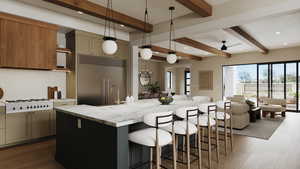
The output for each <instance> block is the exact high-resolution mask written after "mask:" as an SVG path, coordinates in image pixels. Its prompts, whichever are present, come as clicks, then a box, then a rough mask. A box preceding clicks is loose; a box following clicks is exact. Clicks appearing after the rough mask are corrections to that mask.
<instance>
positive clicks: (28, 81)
mask: <svg viewBox="0 0 300 169" xmlns="http://www.w3.org/2000/svg"><path fill="white" fill-rule="evenodd" d="M48 86H51V87H54V86H57V87H58V89H59V90H61V91H62V97H63V98H64V97H65V94H66V73H64V72H54V71H36V70H21V69H0V88H2V89H3V90H4V96H3V98H2V100H16V99H29V98H31V99H32V98H47V88H48Z"/></svg>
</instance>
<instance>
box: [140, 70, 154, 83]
mask: <svg viewBox="0 0 300 169" xmlns="http://www.w3.org/2000/svg"><path fill="white" fill-rule="evenodd" d="M139 76H140V77H139V81H140V84H141V85H142V86H147V85H149V84H150V82H151V74H150V72H140V73H139Z"/></svg>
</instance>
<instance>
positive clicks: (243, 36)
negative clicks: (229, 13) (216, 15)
mask: <svg viewBox="0 0 300 169" xmlns="http://www.w3.org/2000/svg"><path fill="white" fill-rule="evenodd" d="M225 31H226V32H229V33H230V34H232V35H234V36H235V37H237V38H239V39H240V40H242V41H243V42H245V43H247V44H249V45H251V46H253V47H255V48H257V49H258V50H260V51H261V53H263V54H268V53H269V49H267V48H266V47H265V46H264V45H262V44H261V43H260V42H258V41H257V40H256V39H255V38H254V37H253V36H251V35H250V34H249V33H247V32H246V31H245V30H243V29H242V28H241V27H239V26H234V27H231V28H227V29H225Z"/></svg>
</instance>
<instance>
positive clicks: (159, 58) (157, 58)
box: [139, 54, 166, 61]
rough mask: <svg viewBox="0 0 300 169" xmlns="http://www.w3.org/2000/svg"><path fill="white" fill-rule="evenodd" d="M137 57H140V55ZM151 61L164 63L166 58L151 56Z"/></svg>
mask: <svg viewBox="0 0 300 169" xmlns="http://www.w3.org/2000/svg"><path fill="white" fill-rule="evenodd" d="M139 57H141V55H140V54H139ZM151 60H158V61H166V58H165V57H162V56H157V55H152V57H151Z"/></svg>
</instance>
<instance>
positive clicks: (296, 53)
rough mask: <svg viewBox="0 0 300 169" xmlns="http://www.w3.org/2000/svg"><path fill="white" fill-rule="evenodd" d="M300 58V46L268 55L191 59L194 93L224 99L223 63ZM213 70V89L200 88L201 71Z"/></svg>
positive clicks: (252, 53) (236, 55)
mask: <svg viewBox="0 0 300 169" xmlns="http://www.w3.org/2000/svg"><path fill="white" fill-rule="evenodd" d="M293 60H300V47H293V48H286V49H276V50H272V51H270V52H269V53H268V54H267V55H264V54H261V53H258V52H251V53H244V54H234V55H232V57H231V58H225V57H221V56H216V57H211V58H207V59H203V60H202V61H191V63H192V70H191V72H192V95H194V96H195V95H204V96H211V97H213V98H214V100H219V99H222V65H233V64H249V63H263V62H279V61H293ZM200 70H212V71H213V90H199V85H198V83H199V71H200Z"/></svg>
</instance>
